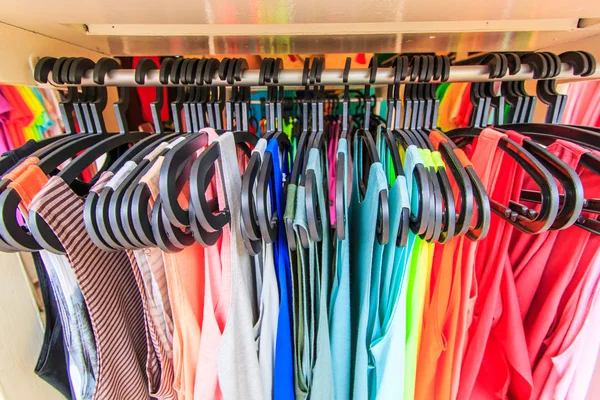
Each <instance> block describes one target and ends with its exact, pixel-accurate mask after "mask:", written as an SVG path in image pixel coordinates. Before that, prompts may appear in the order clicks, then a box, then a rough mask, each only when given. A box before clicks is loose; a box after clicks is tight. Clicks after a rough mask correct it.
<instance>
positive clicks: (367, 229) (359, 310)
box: [350, 141, 388, 399]
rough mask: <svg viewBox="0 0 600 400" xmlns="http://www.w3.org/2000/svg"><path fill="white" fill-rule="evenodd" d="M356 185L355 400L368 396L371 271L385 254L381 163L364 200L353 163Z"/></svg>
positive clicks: (353, 230)
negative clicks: (380, 237) (380, 236)
mask: <svg viewBox="0 0 600 400" xmlns="http://www.w3.org/2000/svg"><path fill="white" fill-rule="evenodd" d="M358 153H359V152H358V141H355V142H354V154H358ZM353 165H354V171H353V185H352V196H351V202H350V242H351V243H352V245H351V246H350V268H351V276H352V279H351V286H350V293H351V327H352V334H353V336H352V348H353V352H352V356H353V357H352V367H353V368H352V392H353V396H352V398H353V399H366V398H368V396H369V384H368V364H369V356H368V352H367V348H368V345H369V337H368V333H371V332H368V328H369V324H368V322H369V314H370V305H369V303H370V301H369V300H370V294H371V269H372V266H373V265H377V264H379V265H380V264H381V257H382V254H383V252H382V251H381V249H379V247H380V246H379V244H378V242H377V237H376V230H377V228H376V225H377V213H378V209H379V192H380V191H382V190H385V191H387V190H388V186H387V179H386V176H385V173H384V171H383V166H382V165H381V163H373V164H372V165H371V167H370V170H369V177H368V182H367V188H366V193H365V196H364V199H361V198H360V196H361V194H360V193H359V186H358V179H359V172H360V171H359V168H361V165H362V163H361V162H360V160H359V159H356V158H355V159H354V162H353Z"/></svg>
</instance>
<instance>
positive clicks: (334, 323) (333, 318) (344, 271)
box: [329, 139, 352, 400]
mask: <svg viewBox="0 0 600 400" xmlns="http://www.w3.org/2000/svg"><path fill="white" fill-rule="evenodd" d="M337 154H338V155H337V159H339V158H340V156H343V157H344V159H345V160H346V163H345V165H344V170H343V176H342V179H343V182H344V191H343V195H344V197H343V198H342V199H337V198H336V201H342V203H343V205H344V215H345V216H346V218H345V220H344V232H345V236H344V239H343V240H340V239H338V238H337V235H336V246H335V264H334V271H333V282H332V287H331V300H330V304H329V326H330V331H329V338H330V343H331V359H332V367H333V387H334V395H335V396H334V397H335V399H336V400H346V399H349V398H350V370H351V362H352V357H351V355H350V354H351V348H352V347H351V344H350V341H351V335H350V232H349V229H348V219H349V218H348V200H349V197H350V193H349V191H348V162H349V158H348V142H347V140H346V139H340V140H339V142H338V148H337Z"/></svg>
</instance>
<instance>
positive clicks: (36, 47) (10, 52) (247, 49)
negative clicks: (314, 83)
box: [0, 0, 600, 82]
mask: <svg viewBox="0 0 600 400" xmlns="http://www.w3.org/2000/svg"><path fill="white" fill-rule="evenodd" d="M0 9H1V10H2V12H1V13H0V57H2V60H3V63H5V62H7V61H6V60H7V59H8V58H11V57H12V58H15V57H17V56H16V55H15V54H18V55H19V56H22V55H24V54H27V57H29V58H35V57H41V56H45V55H53V56H62V55H66V56H75V55H85V56H86V57H90V58H94V57H92V56H91V55H90V54H92V55H96V56H97V57H99V56H102V55H113V56H123V55H181V54H197V55H199V54H203V55H208V54H231V55H235V54H253V53H254V54H257V53H260V54H282V53H284V54H285V53H362V52H424V51H459V52H468V51H501V50H512V51H526V50H539V49H542V48H548V47H554V46H560V45H566V44H570V43H578V41H580V40H582V39H584V38H589V37H593V36H598V37H599V38H600V23H598V22H599V21H598V19H597V17H600V2H599V1H598V0H569V1H568V3H565V0H544V1H541V0H525V1H523V0H519V1H517V0H507V1H485V0H451V1H450V0H379V1H369V0H250V1H248V0H203V1H190V0H170V1H159V0H103V1H98V0H80V1H77V2H74V1H68V0H51V1H48V0H26V1H21V2H15V1H9V0H0ZM31 35H34V36H33V37H32V36H31ZM21 37H25V39H23V40H20V39H21ZM28 44H31V48H27V47H26V46H27V45H28ZM24 46H25V48H23V47H24ZM65 48H68V49H70V51H69V52H67V53H65V52H64V50H65ZM596 48H597V46H596ZM596 48H594V49H584V50H588V51H590V50H592V51H594V50H596ZM58 49H60V51H59V50H58ZM599 51H600V50H599ZM596 55H597V56H598V57H599V58H600V54H596ZM97 57H95V58H97ZM8 62H12V61H8ZM30 62H31V61H30ZM20 63H21V64H20V65H22V64H23V63H24V61H23V60H21V61H20ZM7 76H8V79H9V80H12V81H14V79H13V78H11V77H12V76H13V75H12V74H11V73H8V74H7V73H6V72H0V81H2V80H3V79H4V81H6V77H7ZM28 82H29V81H28Z"/></svg>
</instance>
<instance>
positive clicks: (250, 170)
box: [240, 58, 273, 252]
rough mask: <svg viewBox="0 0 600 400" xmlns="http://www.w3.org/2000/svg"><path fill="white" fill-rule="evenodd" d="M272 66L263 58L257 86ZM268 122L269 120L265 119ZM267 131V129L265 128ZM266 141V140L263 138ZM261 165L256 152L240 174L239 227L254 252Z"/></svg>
mask: <svg viewBox="0 0 600 400" xmlns="http://www.w3.org/2000/svg"><path fill="white" fill-rule="evenodd" d="M272 66H273V59H272V58H264V59H263V60H262V62H261V65H260V70H259V74H258V84H259V85H260V86H264V85H265V82H268V80H269V77H270V75H271V69H272ZM268 107H269V106H268V104H267V105H266V113H267V114H268V113H269V110H268ZM267 121H269V118H267ZM267 130H268V128H267ZM263 140H266V138H263ZM263 157H264V154H263ZM261 163H262V157H261V155H260V154H258V153H257V152H255V153H253V154H252V155H251V156H250V160H249V161H248V165H247V167H246V170H245V171H244V173H243V174H242V189H241V197H240V201H241V204H240V205H241V210H242V213H241V225H242V226H243V229H244V232H245V233H246V235H248V238H249V239H250V241H249V242H248V243H246V247H250V248H249V249H248V250H249V251H251V252H254V249H257V248H258V246H255V245H253V244H252V243H251V241H258V240H260V239H262V236H261V229H260V225H259V222H258V215H257V214H258V212H257V210H256V206H257V202H256V199H255V198H254V187H255V185H256V182H257V179H258V174H259V172H260V165H261Z"/></svg>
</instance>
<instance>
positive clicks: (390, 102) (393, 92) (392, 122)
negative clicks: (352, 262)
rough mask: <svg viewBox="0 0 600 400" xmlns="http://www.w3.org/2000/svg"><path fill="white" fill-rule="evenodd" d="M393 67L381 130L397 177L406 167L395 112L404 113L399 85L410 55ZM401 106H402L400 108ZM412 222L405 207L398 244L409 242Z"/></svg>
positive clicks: (405, 75)
mask: <svg viewBox="0 0 600 400" xmlns="http://www.w3.org/2000/svg"><path fill="white" fill-rule="evenodd" d="M392 68H393V70H394V81H393V83H392V84H391V85H389V86H388V93H387V95H388V98H387V107H388V115H387V122H386V129H382V130H381V134H382V136H383V139H384V140H385V145H386V147H387V150H388V154H389V155H390V156H391V159H392V166H393V168H394V173H395V175H396V177H397V178H398V177H400V176H405V175H404V168H403V167H402V162H401V160H400V154H399V152H398V145H397V143H396V140H395V139H394V136H393V133H392V132H393V131H394V130H396V121H397V119H396V118H395V113H396V114H398V115H399V114H401V113H402V109H401V107H402V103H401V102H400V99H399V96H398V94H399V86H400V83H401V82H402V81H403V80H404V79H406V77H407V76H408V57H406V56H398V57H396V58H395V59H394V61H393V64H392ZM399 107H400V108H399ZM409 222H410V208H406V207H405V208H403V209H402V211H401V214H400V227H399V229H398V235H397V237H396V246H398V247H403V246H406V244H407V243H408V230H409Z"/></svg>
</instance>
